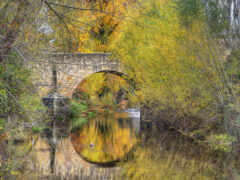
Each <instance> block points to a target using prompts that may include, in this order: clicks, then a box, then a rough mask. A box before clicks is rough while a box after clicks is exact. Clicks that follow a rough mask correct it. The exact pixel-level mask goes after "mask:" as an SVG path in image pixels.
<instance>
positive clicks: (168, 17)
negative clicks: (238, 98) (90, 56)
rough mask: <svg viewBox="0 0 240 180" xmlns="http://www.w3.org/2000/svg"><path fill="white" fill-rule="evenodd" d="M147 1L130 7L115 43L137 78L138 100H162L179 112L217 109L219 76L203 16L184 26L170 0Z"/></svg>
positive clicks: (117, 55)
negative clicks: (137, 9)
mask: <svg viewBox="0 0 240 180" xmlns="http://www.w3.org/2000/svg"><path fill="white" fill-rule="evenodd" d="M142 5H143V8H141V9H140V10H139V11H140V12H136V10H135V9H134V11H132V12H130V15H129V18H126V19H125V21H124V25H123V26H122V27H123V28H122V29H121V31H119V36H118V37H119V38H118V39H117V40H116V41H115V42H114V43H113V45H112V50H113V51H114V54H115V56H116V57H117V58H119V59H120V60H121V63H122V64H123V65H124V67H125V70H126V73H127V74H128V75H129V76H130V77H131V78H134V79H135V80H136V82H137V84H138V91H137V92H136V96H137V97H134V99H133V101H138V102H139V101H140V102H144V103H146V102H150V103H151V102H156V101H157V102H159V103H160V104H161V105H162V106H159V107H160V108H166V107H170V108H173V109H178V110H180V111H179V113H189V112H190V113H193V114H196V113H198V112H199V111H200V110H204V111H205V110H207V109H208V110H209V109H214V108H213V107H214V106H215V105H216V99H215V92H216V88H217V87H218V86H217V83H218V82H219V81H218V77H217V75H216V72H215V70H214V68H213V59H216V57H213V56H211V55H210V49H211V48H210V44H211V42H210V40H209V39H208V36H207V33H206V32H205V27H206V26H205V24H204V23H203V22H201V21H200V20H198V21H195V22H194V21H193V23H192V24H191V26H188V27H187V28H186V27H185V26H183V25H182V23H181V21H180V19H179V14H178V12H177V7H176V4H175V2H174V1H171V0H161V1H158V0H151V1H147V2H146V1H142ZM136 16H137V17H136ZM132 17H135V18H134V19H133V18H132Z"/></svg>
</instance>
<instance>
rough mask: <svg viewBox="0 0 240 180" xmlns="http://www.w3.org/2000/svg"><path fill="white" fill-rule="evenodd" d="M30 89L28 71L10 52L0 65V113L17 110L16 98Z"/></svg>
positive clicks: (15, 111)
mask: <svg viewBox="0 0 240 180" xmlns="http://www.w3.org/2000/svg"><path fill="white" fill-rule="evenodd" d="M30 89H31V83H30V72H29V71H28V70H26V69H25V68H24V66H23V64H21V63H20V61H19V58H18V56H17V55H16V54H15V53H12V54H11V56H10V57H8V59H7V61H5V62H4V63H2V64H1V66H0V115H5V114H7V113H9V112H10V111H11V112H13V113H17V112H18V110H19V105H18V102H17V101H18V99H19V97H20V96H22V95H24V94H27V92H28V91H29V90H30Z"/></svg>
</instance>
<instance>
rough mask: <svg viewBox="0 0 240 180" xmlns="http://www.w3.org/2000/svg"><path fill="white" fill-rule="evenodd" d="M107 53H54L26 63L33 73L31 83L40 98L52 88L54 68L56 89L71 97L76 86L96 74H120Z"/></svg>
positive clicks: (119, 68)
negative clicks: (54, 70) (36, 89)
mask: <svg viewBox="0 0 240 180" xmlns="http://www.w3.org/2000/svg"><path fill="white" fill-rule="evenodd" d="M110 55H111V54H109V53H54V54H48V55H46V56H45V57H43V58H40V59H37V60H35V61H34V62H33V63H28V66H29V67H30V68H31V70H32V72H33V82H34V83H35V85H36V86H37V87H38V92H39V95H40V96H45V95H47V93H48V92H49V91H50V90H51V88H52V87H53V68H56V74H57V89H58V92H59V93H60V94H62V95H65V96H68V97H71V96H72V93H73V91H74V90H75V88H76V87H77V86H78V84H79V83H80V82H81V81H82V80H83V79H85V78H86V77H87V76H89V75H91V74H93V73H96V72H101V71H103V72H106V71H109V72H110V71H111V72H113V71H114V72H122V67H121V66H120V63H119V62H118V61H114V60H110V58H109V57H110Z"/></svg>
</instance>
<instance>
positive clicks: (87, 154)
mask: <svg viewBox="0 0 240 180" xmlns="http://www.w3.org/2000/svg"><path fill="white" fill-rule="evenodd" d="M139 129H140V111H139V109H134V108H132V109H126V110H124V111H121V112H119V111H118V112H117V111H114V110H111V109H107V110H106V109H104V110H101V109H99V110H98V111H97V115H96V116H95V117H93V118H90V119H88V121H87V123H85V124H84V125H83V126H82V127H80V128H77V129H75V130H73V131H72V133H71V141H72V144H73V146H74V148H75V150H76V152H77V153H78V154H79V155H80V156H81V157H83V158H84V159H86V160H88V161H90V162H94V163H110V162H114V161H118V160H120V159H122V158H123V157H124V156H125V155H126V154H127V153H129V152H130V151H131V149H132V148H133V147H134V145H135V144H136V143H137V138H136V135H137V133H138V132H139Z"/></svg>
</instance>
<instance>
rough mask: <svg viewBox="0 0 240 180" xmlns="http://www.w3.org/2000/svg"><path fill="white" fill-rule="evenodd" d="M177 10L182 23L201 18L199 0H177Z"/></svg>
mask: <svg viewBox="0 0 240 180" xmlns="http://www.w3.org/2000/svg"><path fill="white" fill-rule="evenodd" d="M177 10H178V11H179V15H180V18H181V21H182V23H183V24H184V25H190V24H191V23H192V22H193V21H195V20H199V19H202V18H203V7H202V5H201V3H200V1H199V0H177Z"/></svg>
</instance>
